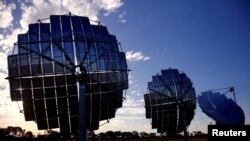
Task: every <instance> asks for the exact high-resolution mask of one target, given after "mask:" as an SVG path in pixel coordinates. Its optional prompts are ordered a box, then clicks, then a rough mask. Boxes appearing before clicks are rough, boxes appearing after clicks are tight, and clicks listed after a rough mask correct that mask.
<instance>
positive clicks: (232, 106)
mask: <svg viewBox="0 0 250 141" xmlns="http://www.w3.org/2000/svg"><path fill="white" fill-rule="evenodd" d="M198 103H199V105H200V107H201V109H202V111H203V112H204V113H205V114H207V115H208V116H209V117H211V118H212V119H214V120H215V121H216V123H217V124H223V125H244V123H245V115H244V112H243V110H242V109H241V107H240V106H238V105H237V104H236V103H235V102H234V101H233V100H232V99H228V98H227V97H226V96H225V94H221V93H219V92H212V91H205V92H202V93H201V95H199V96H198Z"/></svg>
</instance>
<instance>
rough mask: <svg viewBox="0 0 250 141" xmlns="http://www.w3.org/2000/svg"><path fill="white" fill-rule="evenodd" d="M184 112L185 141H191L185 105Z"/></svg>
mask: <svg viewBox="0 0 250 141" xmlns="http://www.w3.org/2000/svg"><path fill="white" fill-rule="evenodd" d="M182 108H183V109H182V110H183V124H184V125H183V126H184V141H189V135H188V130H187V123H186V109H185V107H184V104H182Z"/></svg>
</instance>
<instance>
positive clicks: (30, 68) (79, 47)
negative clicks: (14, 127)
mask: <svg viewBox="0 0 250 141" xmlns="http://www.w3.org/2000/svg"><path fill="white" fill-rule="evenodd" d="M15 48H16V49H17V50H18V52H17V53H16V54H13V55H10V56H8V70H9V77H8V78H9V82H10V92H11V100H12V101H23V111H24V116H25V120H26V121H35V122H36V123H37V126H38V129H52V128H58V127H59V128H60V131H61V133H63V134H75V133H76V132H77V129H78V119H79V117H78V110H79V105H78V98H79V97H78V87H77V79H78V78H77V77H79V76H76V74H75V73H76V72H75V69H76V67H77V65H80V68H84V73H86V75H82V76H80V77H82V78H81V81H80V83H84V85H85V87H86V93H85V119H86V128H87V129H90V130H96V129H98V128H99V121H101V120H105V119H110V118H113V117H115V112H116V110H117V108H119V107H121V106H122V101H123V90H124V89H127V88H128V74H127V70H128V69H127V63H126V58H125V54H124V53H123V52H122V51H121V50H120V49H119V44H118V42H117V40H116V37H115V36H114V35H111V34H110V33H109V32H108V30H107V28H106V27H105V26H102V25H100V24H99V25H92V24H90V21H89V19H88V18H87V17H80V16H72V15H70V16H68V15H52V16H50V23H42V22H38V23H35V24H30V25H29V30H28V32H27V33H25V34H19V35H18V41H17V43H16V44H15Z"/></svg>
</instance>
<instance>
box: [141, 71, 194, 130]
mask: <svg viewBox="0 0 250 141" xmlns="http://www.w3.org/2000/svg"><path fill="white" fill-rule="evenodd" d="M144 101H145V108H146V118H148V119H151V122H152V123H151V124H152V128H153V129H157V132H158V133H168V134H175V133H179V132H182V131H183V130H185V128H186V126H188V125H189V124H190V122H191V120H192V119H193V116H194V110H195V108H196V100H195V90H194V88H193V86H192V82H191V80H190V79H189V78H188V77H187V76H186V74H185V73H183V72H181V73H180V72H179V71H178V70H177V69H167V70H162V71H161V74H156V75H154V76H152V81H151V82H148V93H147V94H145V95H144ZM184 122H185V123H186V124H185V123H184Z"/></svg>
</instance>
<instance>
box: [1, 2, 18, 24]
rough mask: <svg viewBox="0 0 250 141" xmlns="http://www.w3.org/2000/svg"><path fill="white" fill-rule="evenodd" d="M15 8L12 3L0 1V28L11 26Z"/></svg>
mask: <svg viewBox="0 0 250 141" xmlns="http://www.w3.org/2000/svg"><path fill="white" fill-rule="evenodd" d="M15 9H16V5H15V4H14V3H9V4H5V3H3V1H0V28H7V27H10V26H12V21H13V19H14V18H13V15H12V12H13V10H15Z"/></svg>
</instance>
